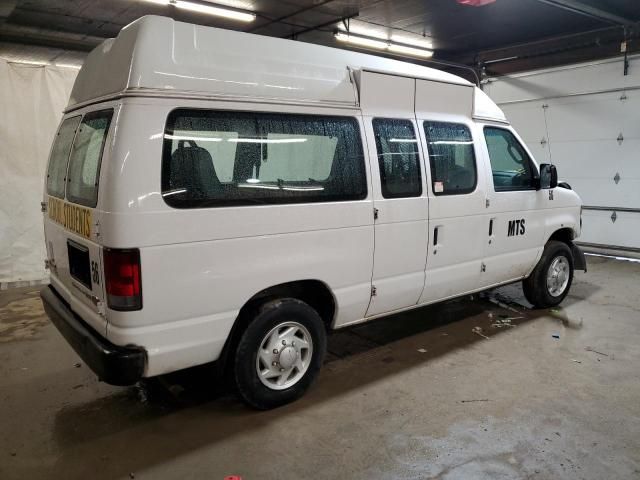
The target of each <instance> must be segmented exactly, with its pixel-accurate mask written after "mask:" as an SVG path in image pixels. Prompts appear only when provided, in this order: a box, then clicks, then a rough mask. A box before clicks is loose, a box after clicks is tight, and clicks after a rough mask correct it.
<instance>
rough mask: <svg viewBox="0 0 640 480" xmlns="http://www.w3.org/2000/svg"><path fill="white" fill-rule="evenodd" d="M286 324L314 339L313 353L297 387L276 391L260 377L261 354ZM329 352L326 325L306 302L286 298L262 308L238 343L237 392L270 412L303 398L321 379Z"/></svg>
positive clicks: (268, 303) (245, 399) (235, 373)
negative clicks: (299, 327) (274, 332)
mask: <svg viewBox="0 0 640 480" xmlns="http://www.w3.org/2000/svg"><path fill="white" fill-rule="evenodd" d="M283 322H296V323H298V324H300V325H302V326H303V327H304V328H306V330H307V332H308V333H309V334H310V336H311V340H312V346H313V348H312V351H311V354H310V357H309V361H308V367H307V369H306V371H305V372H304V374H303V375H302V376H301V378H300V379H299V380H298V381H297V383H295V384H294V385H292V386H290V387H288V388H285V389H283V390H273V389H271V388H269V387H267V386H265V385H264V384H263V382H262V381H261V380H260V378H258V372H257V368H256V362H257V356H258V351H259V349H260V346H261V343H262V342H263V340H264V338H265V336H266V335H267V334H268V333H269V332H270V331H272V330H273V329H274V328H275V327H277V326H278V325H280V324H281V323H283ZM326 349H327V335H326V331H325V326H324V323H323V322H322V319H321V318H320V316H319V315H318V313H317V312H316V311H315V310H314V309H313V308H311V307H310V306H309V305H307V304H306V303H304V302H302V301H300V300H297V299H294V298H283V299H277V300H271V301H269V302H266V303H264V304H263V305H261V306H260V307H259V308H258V310H257V313H255V316H254V318H253V319H251V320H250V323H249V325H248V326H247V328H246V330H245V331H244V332H243V334H242V336H241V337H240V341H239V342H238V346H237V348H236V351H235V356H234V377H235V383H236V386H237V389H238V393H239V395H240V397H241V398H242V400H243V401H244V402H245V403H246V404H247V405H249V406H251V407H253V408H256V409H258V410H268V409H271V408H275V407H279V406H281V405H285V404H287V403H290V402H293V401H294V400H297V399H298V398H300V397H301V396H302V395H303V394H304V393H305V392H306V391H307V389H308V388H309V387H310V386H311V384H312V383H313V381H314V380H315V379H316V377H317V376H318V372H319V371H320V367H321V366H322V362H323V360H324V356H325V352H326Z"/></svg>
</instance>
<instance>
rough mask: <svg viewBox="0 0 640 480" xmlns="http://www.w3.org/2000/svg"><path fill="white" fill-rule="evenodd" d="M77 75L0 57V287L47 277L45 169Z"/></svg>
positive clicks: (59, 68) (66, 70) (70, 69)
mask: <svg viewBox="0 0 640 480" xmlns="http://www.w3.org/2000/svg"><path fill="white" fill-rule="evenodd" d="M77 73H78V71H77V70H76V69H73V68H64V67H54V66H37V65H28V64H20V63H8V62H7V61H5V60H2V59H0V287H6V286H7V285H11V284H14V282H29V281H37V280H42V279H44V278H46V276H47V272H46V270H45V269H44V263H43V262H44V257H45V250H44V237H43V231H42V213H41V212H40V202H41V201H42V186H43V180H44V171H45V168H46V164H47V158H48V155H49V147H50V145H51V140H52V139H53V136H54V135H55V132H56V129H57V126H58V122H59V121H60V118H61V116H62V110H63V108H64V107H65V106H66V103H67V100H68V98H69V93H70V92H71V87H72V86H73V82H74V80H75V77H76V75H77Z"/></svg>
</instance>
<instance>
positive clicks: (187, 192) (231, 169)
mask: <svg viewBox="0 0 640 480" xmlns="http://www.w3.org/2000/svg"><path fill="white" fill-rule="evenodd" d="M366 194H367V187H366V174H365V169H364V157H363V153H362V143H361V140H360V133H359V128H358V124H357V122H356V121H355V119H353V118H346V117H321V116H311V115H281V114H262V113H247V112H215V111H202V110H200V111H198V110H175V111H174V112H172V113H171V115H169V119H168V121H167V129H166V132H165V136H164V152H163V159H162V195H163V197H164V199H165V201H166V202H167V203H168V204H169V205H171V206H173V207H177V208H196V207H209V206H222V205H253V204H256V203H298V202H314V201H338V200H355V199H362V198H364V197H365V196H366Z"/></svg>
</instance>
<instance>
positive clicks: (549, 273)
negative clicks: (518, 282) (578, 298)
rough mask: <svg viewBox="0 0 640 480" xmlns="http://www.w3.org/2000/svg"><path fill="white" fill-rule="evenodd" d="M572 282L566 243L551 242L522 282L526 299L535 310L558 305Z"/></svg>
mask: <svg viewBox="0 0 640 480" xmlns="http://www.w3.org/2000/svg"><path fill="white" fill-rule="evenodd" d="M572 281H573V255H572V254H571V249H570V248H569V246H568V245H567V244H566V243H563V242H558V241H555V240H551V241H550V242H549V243H547V245H546V246H545V248H544V251H543V252H542V257H541V258H540V261H539V262H538V264H537V265H536V268H534V269H533V272H531V275H530V276H529V278H526V279H525V280H523V281H522V290H523V291H524V296H525V297H526V299H527V300H528V301H529V303H531V304H532V305H533V306H534V307H536V308H548V307H555V306H556V305H559V304H560V302H562V300H564V298H565V297H566V296H567V294H568V293H569V288H570V287H571V282H572Z"/></svg>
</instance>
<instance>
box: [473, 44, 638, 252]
mask: <svg viewBox="0 0 640 480" xmlns="http://www.w3.org/2000/svg"><path fill="white" fill-rule="evenodd" d="M484 90H485V92H486V93H487V94H488V95H489V96H490V97H491V98H492V99H493V100H494V101H495V102H496V103H498V104H499V105H500V107H501V108H502V109H503V110H504V112H505V114H506V115H507V118H508V119H509V120H510V121H511V122H512V123H513V125H514V126H515V127H516V128H517V130H518V131H519V132H520V134H521V136H522V137H523V139H524V140H525V142H526V143H527V145H528V146H529V148H530V149H531V150H532V152H533V154H534V156H535V157H536V159H537V160H538V161H539V162H551V163H554V164H555V165H556V166H557V168H558V175H559V177H560V180H564V181H566V182H568V183H569V184H570V185H571V186H572V187H573V189H574V190H576V191H577V192H578V193H579V194H580V196H581V197H582V200H583V202H584V204H585V206H586V207H588V208H585V211H584V214H583V220H584V224H583V234H582V237H581V238H580V241H581V242H583V243H588V244H594V245H598V246H604V247H607V248H614V247H619V248H621V249H628V250H637V251H638V252H640V57H638V56H636V57H630V58H629V70H628V75H626V76H625V75H624V61H623V59H622V57H620V58H615V59H609V60H604V61H599V62H591V63H585V64H579V65H571V66H567V67H561V68H554V69H548V70H540V71H534V72H527V73H523V74H517V75H512V76H507V77H500V78H497V79H492V80H490V81H489V83H488V84H487V85H485V86H484ZM616 176H617V179H618V180H617V181H616ZM614 212H615V215H614ZM612 216H613V219H612ZM614 220H615V221H614Z"/></svg>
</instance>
